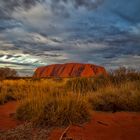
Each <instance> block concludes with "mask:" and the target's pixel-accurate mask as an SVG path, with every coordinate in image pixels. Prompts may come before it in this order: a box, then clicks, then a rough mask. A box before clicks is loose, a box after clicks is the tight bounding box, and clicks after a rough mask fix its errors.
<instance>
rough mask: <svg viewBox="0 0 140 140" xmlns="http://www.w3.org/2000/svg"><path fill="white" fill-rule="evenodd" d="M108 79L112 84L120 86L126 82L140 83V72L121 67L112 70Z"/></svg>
mask: <svg viewBox="0 0 140 140" xmlns="http://www.w3.org/2000/svg"><path fill="white" fill-rule="evenodd" d="M108 79H109V81H110V82H111V83H112V84H115V85H118V84H120V83H123V82H126V81H140V72H139V71H136V70H134V69H126V68H125V67H120V68H118V69H116V70H113V71H112V70H111V71H110V73H109V75H108Z"/></svg>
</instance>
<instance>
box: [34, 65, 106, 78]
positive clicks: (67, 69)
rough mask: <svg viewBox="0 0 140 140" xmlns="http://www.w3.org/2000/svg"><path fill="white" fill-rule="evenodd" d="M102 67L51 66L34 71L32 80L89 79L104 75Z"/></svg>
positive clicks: (104, 71)
mask: <svg viewBox="0 0 140 140" xmlns="http://www.w3.org/2000/svg"><path fill="white" fill-rule="evenodd" d="M106 74H107V72H106V70H105V68H104V67H101V66H97V65H93V64H80V63H67V64H53V65H49V66H43V67H39V68H37V69H36V71H35V73H34V75H33V77H34V78H45V77H61V78H65V77H66V78H68V77H91V76H96V75H106Z"/></svg>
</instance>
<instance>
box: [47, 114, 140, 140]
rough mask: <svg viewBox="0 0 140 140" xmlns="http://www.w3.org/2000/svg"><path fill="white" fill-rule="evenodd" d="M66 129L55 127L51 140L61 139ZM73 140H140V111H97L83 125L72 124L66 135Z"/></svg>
mask: <svg viewBox="0 0 140 140" xmlns="http://www.w3.org/2000/svg"><path fill="white" fill-rule="evenodd" d="M64 131H65V129H55V130H53V132H52V133H51V135H50V138H49V140H60V137H61V136H62V134H63V132H64ZM64 136H66V137H68V138H71V139H72V140H140V113H129V112H118V113H104V112H95V113H94V114H93V117H92V120H91V121H90V122H89V123H87V124H84V125H82V126H70V127H69V129H68V130H67V132H66V134H65V135H64Z"/></svg>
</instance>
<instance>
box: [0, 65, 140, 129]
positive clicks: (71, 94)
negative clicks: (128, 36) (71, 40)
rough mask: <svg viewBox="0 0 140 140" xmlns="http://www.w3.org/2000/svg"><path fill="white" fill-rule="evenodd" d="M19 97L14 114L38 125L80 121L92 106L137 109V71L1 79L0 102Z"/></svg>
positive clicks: (139, 77)
mask: <svg viewBox="0 0 140 140" xmlns="http://www.w3.org/2000/svg"><path fill="white" fill-rule="evenodd" d="M9 100H20V105H19V108H18V110H17V113H16V116H17V118H18V119H21V120H28V121H31V122H33V123H34V124H35V125H37V126H48V127H52V126H65V125H69V124H74V123H82V122H85V121H87V120H88V119H89V118H90V112H91V111H92V110H99V111H113V112H115V111H140V73H139V72H137V71H134V70H126V69H124V68H120V69H119V70H116V71H114V72H111V73H110V74H109V75H108V76H106V77H104V76H99V77H91V78H72V79H60V80H58V79H57V80H56V79H29V80H4V81H1V82H0V104H3V103H5V102H7V101H9Z"/></svg>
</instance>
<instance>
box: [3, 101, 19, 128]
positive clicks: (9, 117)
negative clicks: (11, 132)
mask: <svg viewBox="0 0 140 140" xmlns="http://www.w3.org/2000/svg"><path fill="white" fill-rule="evenodd" d="M17 106H18V103H17V102H9V103H6V104H5V105H0V130H8V129H12V128H15V127H16V126H17V125H19V124H21V122H19V121H17V120H16V119H14V117H13V115H14V113H15V112H16V109H17Z"/></svg>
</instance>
